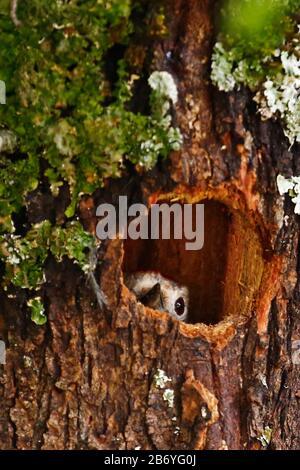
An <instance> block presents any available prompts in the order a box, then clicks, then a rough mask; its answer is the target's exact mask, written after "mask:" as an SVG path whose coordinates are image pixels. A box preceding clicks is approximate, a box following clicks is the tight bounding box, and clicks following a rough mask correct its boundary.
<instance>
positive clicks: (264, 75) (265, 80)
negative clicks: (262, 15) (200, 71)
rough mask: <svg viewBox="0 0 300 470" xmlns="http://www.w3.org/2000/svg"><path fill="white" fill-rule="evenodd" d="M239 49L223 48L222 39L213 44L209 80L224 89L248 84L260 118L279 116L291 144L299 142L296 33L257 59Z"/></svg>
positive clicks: (299, 77) (299, 83) (298, 42)
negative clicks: (242, 53)
mask: <svg viewBox="0 0 300 470" xmlns="http://www.w3.org/2000/svg"><path fill="white" fill-rule="evenodd" d="M299 26H300V25H298V28H299ZM299 29H300V28H299ZM239 53H240V52H239V50H238V49H235V48H234V47H232V48H229V49H225V47H224V46H223V44H222V43H221V42H217V43H216V44H215V47H214V52H213V54H212V70H211V79H212V82H213V83H214V84H215V85H216V86H217V87H218V88H219V90H222V91H226V92H228V91H231V90H233V89H234V88H239V86H240V85H246V86H249V87H250V89H251V90H253V91H255V92H256V94H255V96H254V101H256V102H257V103H258V106H259V108H258V109H259V112H260V114H261V116H262V119H270V118H275V119H277V118H279V119H280V120H281V122H282V124H283V130H284V133H285V135H286V137H287V138H288V140H289V142H290V145H293V144H294V143H295V142H299V143H300V35H299V33H295V35H294V37H292V38H291V39H289V40H288V41H287V42H286V43H284V44H283V45H282V48H281V49H280V48H277V49H276V50H275V51H274V52H273V54H272V55H268V56H266V57H263V58H261V60H260V61H249V60H248V59H247V57H245V58H243V57H240V55H239Z"/></svg>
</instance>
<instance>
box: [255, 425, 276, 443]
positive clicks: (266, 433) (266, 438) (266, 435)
mask: <svg viewBox="0 0 300 470" xmlns="http://www.w3.org/2000/svg"><path fill="white" fill-rule="evenodd" d="M272 432H273V430H272V429H271V428H270V427H269V426H266V427H265V428H264V430H263V432H262V434H261V435H260V436H258V438H257V440H258V441H260V443H261V445H262V446H263V447H268V445H269V444H270V442H271V439H272Z"/></svg>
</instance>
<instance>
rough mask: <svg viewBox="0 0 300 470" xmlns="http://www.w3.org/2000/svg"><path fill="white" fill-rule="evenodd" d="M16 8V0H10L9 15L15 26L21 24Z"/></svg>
mask: <svg viewBox="0 0 300 470" xmlns="http://www.w3.org/2000/svg"><path fill="white" fill-rule="evenodd" d="M17 9H18V0H11V2H10V17H11V19H12V21H13V23H14V25H15V26H17V27H19V26H21V24H22V23H21V21H20V20H19V18H18V16H17Z"/></svg>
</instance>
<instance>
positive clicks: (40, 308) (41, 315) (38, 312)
mask: <svg viewBox="0 0 300 470" xmlns="http://www.w3.org/2000/svg"><path fill="white" fill-rule="evenodd" d="M27 305H28V307H29V308H30V309H31V320H32V321H33V322H34V323H35V324H36V325H40V326H41V325H44V324H45V323H46V322H47V316H46V315H45V308H44V305H43V303H42V301H41V298H40V297H35V298H33V299H29V300H28V302H27Z"/></svg>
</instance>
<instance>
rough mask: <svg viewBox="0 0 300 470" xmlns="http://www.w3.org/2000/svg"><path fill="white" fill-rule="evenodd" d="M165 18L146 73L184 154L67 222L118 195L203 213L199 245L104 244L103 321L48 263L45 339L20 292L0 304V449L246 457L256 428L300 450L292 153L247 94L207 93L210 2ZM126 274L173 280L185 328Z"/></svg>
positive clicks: (296, 167) (81, 290) (184, 6)
mask: <svg viewBox="0 0 300 470" xmlns="http://www.w3.org/2000/svg"><path fill="white" fill-rule="evenodd" d="M168 8H169V15H168V18H169V29H170V35H169V37H168V38H167V39H165V40H164V41H161V42H159V43H157V44H155V54H154V60H153V69H164V70H168V71H169V72H170V73H172V75H173V76H174V78H175V80H176V81H177V84H178V89H179V96H180V100H179V103H178V105H177V108H176V112H175V119H176V121H177V124H178V125H179V126H180V128H181V130H182V132H183V135H184V139H185V143H184V148H183V150H182V151H181V152H178V153H176V154H173V155H172V156H171V159H170V162H169V164H168V165H166V166H163V167H162V168H160V169H159V170H155V171H153V172H152V173H151V174H149V175H147V176H144V177H139V178H135V179H134V181H133V182H131V183H130V184H127V182H124V181H118V182H113V183H111V184H110V185H109V186H108V187H107V188H106V189H105V190H102V191H99V193H98V194H97V195H95V199H94V201H93V200H92V199H91V198H89V199H85V200H84V201H83V202H82V204H81V208H80V211H81V212H80V213H81V219H82V221H83V223H84V225H85V226H86V227H89V228H90V229H93V228H94V225H95V218H94V207H95V206H96V205H97V204H98V203H99V202H101V201H103V200H105V201H109V200H115V198H116V196H118V194H128V195H129V196H130V197H131V199H132V200H134V201H142V202H145V201H148V203H150V202H154V201H159V200H164V201H168V200H171V199H174V198H179V199H180V200H182V201H188V202H200V201H205V204H206V207H207V210H206V226H207V227H208V228H207V229H206V230H207V232H206V235H207V237H206V244H205V247H204V249H203V250H202V252H201V253H200V254H198V255H195V254H194V255H190V254H187V253H185V252H184V251H183V248H182V245H181V243H180V242H178V241H176V243H177V244H176V243H175V241H170V242H168V243H169V244H165V245H160V242H159V241H156V242H152V244H151V242H149V243H148V244H147V243H145V244H141V243H140V244H134V243H131V242H128V243H125V244H123V242H122V241H119V240H115V241H111V242H108V243H105V244H103V246H102V253H101V260H100V263H99V273H98V274H99V283H100V284H101V287H102V289H103V290H104V292H105V294H106V296H107V298H108V299H109V305H108V307H107V309H105V310H101V309H100V308H99V307H98V306H97V304H96V301H95V296H94V294H93V292H92V291H91V289H90V287H89V284H88V282H87V281H85V279H84V276H83V275H82V274H81V273H80V271H79V270H78V269H77V268H76V267H74V265H72V264H71V263H68V262H65V263H63V264H55V263H54V262H52V261H49V265H48V267H47V279H48V282H47V285H46V288H45V295H46V299H47V303H48V305H47V310H48V318H49V321H48V324H47V325H46V326H44V327H38V326H35V325H34V324H33V323H32V322H30V320H29V319H28V315H27V314H26V309H25V300H24V298H23V297H22V294H21V293H20V292H17V297H16V298H15V299H11V298H9V297H8V296H5V295H4V294H2V295H1V307H0V319H1V323H0V331H1V335H2V337H3V338H4V339H5V341H6V345H7V358H6V359H7V363H6V365H5V366H1V365H0V373H1V375H0V449H12V448H13V449H39V448H42V449H75V448H83V449H135V448H141V449H249V448H250V449H259V448H262V444H261V441H264V439H265V440H268V438H267V434H268V432H267V430H268V428H270V429H271V430H272V437H271V442H270V444H269V445H270V447H271V448H274V449H297V448H300V431H299V424H298V423H299V420H300V406H299V400H300V373H299V365H297V362H298V361H297V358H298V356H299V354H298V352H299V351H298V349H299V343H297V341H298V340H299V339H300V291H299V287H300V284H299V280H300V277H299V275H300V266H299V240H298V238H299V236H298V233H299V220H298V219H297V217H296V216H295V215H294V214H293V207H292V204H291V203H290V202H289V201H286V202H285V203H284V201H283V199H282V198H281V197H280V196H279V194H278V191H277V189H276V185H275V180H276V175H277V174H278V173H284V174H285V175H288V174H291V175H292V174H300V159H299V156H298V153H299V147H297V148H296V150H295V151H294V152H291V151H290V150H289V149H288V143H287V141H286V139H285V138H284V137H283V133H282V130H281V129H280V126H279V125H278V124H276V123H273V122H264V123H263V122H261V121H260V120H259V117H258V116H257V115H256V110H255V107H254V106H253V104H252V101H251V96H250V95H249V94H248V92H247V91H240V92H238V93H232V94H229V95H228V94H227V95H225V94H222V93H219V92H217V91H216V90H215V89H213V87H212V86H211V84H210V82H209V68H210V54H211V47H212V44H213V40H214V31H213V18H214V13H215V11H214V8H215V4H214V2H213V1H212V0H201V1H199V0H173V1H172V2H170V3H169V4H168ZM124 188H125V189H124ZM41 210H46V209H45V207H42V208H41ZM56 211H57V213H58V214H59V212H60V211H61V208H60V207H57V208H56ZM197 256H198V258H197ZM137 268H148V269H150V268H151V269H158V270H160V271H162V272H164V273H165V274H168V273H169V272H171V271H172V272H173V273H174V272H176V273H178V278H179V280H181V281H183V282H185V283H187V284H188V285H189V286H190V287H191V292H192V302H193V305H192V313H191V321H192V324H183V323H179V322H176V321H173V320H171V319H170V317H169V316H168V315H167V314H164V313H159V312H155V311H152V310H150V309H147V308H145V307H144V306H143V305H141V304H139V303H137V301H136V299H135V297H134V295H133V294H132V293H130V292H129V291H128V290H127V288H126V287H125V286H124V284H123V275H122V271H123V269H127V270H135V269H137ZM174 270H175V271H174ZM199 322H201V323H199ZM297 348H298V349H297ZM158 369H161V370H163V371H164V372H165V374H166V376H167V377H168V378H170V379H171V380H170V381H169V382H167V385H166V387H165V388H167V389H170V390H173V391H174V403H172V401H170V400H169V401H168V400H166V399H165V398H166V394H165V389H164V388H160V387H159V386H158V384H157V381H156V379H155V377H156V373H157V370H158Z"/></svg>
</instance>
